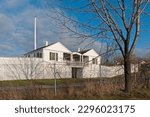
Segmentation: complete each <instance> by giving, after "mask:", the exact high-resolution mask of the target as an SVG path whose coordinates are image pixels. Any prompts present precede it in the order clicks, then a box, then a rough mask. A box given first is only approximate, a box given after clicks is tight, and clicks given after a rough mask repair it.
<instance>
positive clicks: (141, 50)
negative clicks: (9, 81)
mask: <svg viewBox="0 0 150 117" xmlns="http://www.w3.org/2000/svg"><path fill="white" fill-rule="evenodd" d="M44 1H45V0H0V50H1V51H0V56H18V55H22V54H24V53H25V52H27V51H30V50H32V49H33V35H34V34H33V21H34V17H35V16H37V46H38V47H40V46H43V45H44V43H45V41H46V40H48V41H49V43H53V42H56V41H60V42H62V43H64V44H65V45H66V46H67V47H68V48H71V49H72V50H74V49H76V48H77V47H83V45H86V43H88V41H87V42H85V43H84V44H81V45H79V46H78V45H77V44H75V43H74V41H75V40H73V39H71V38H69V34H64V33H56V32H61V31H62V29H61V28H60V27H59V26H58V25H57V24H56V22H55V21H53V20H52V19H50V18H49V15H51V16H53V15H55V14H54V12H51V9H52V8H48V9H47V5H45V2H44ZM50 1H51V3H53V4H54V3H56V1H55V0H50ZM58 9H59V8H58ZM148 11H150V10H149V9H148ZM76 19H78V20H83V19H82V18H81V19H79V16H77V17H76ZM149 21H150V18H144V20H143V21H142V30H141V32H142V33H141V35H140V38H139V41H138V43H137V46H136V52H137V53H138V54H141V55H144V54H147V53H148V52H149V50H150V39H149V38H150V31H149V29H150V22H149ZM145 30H146V31H145ZM95 45H96V46H97V47H99V46H101V44H100V43H99V42H95ZM95 45H93V47H96V46H95Z"/></svg>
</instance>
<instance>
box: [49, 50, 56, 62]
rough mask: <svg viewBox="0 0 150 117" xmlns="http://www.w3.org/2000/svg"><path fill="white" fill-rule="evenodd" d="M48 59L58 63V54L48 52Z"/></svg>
mask: <svg viewBox="0 0 150 117" xmlns="http://www.w3.org/2000/svg"><path fill="white" fill-rule="evenodd" d="M49 57H50V60H56V61H58V53H53V52H50V53H49Z"/></svg>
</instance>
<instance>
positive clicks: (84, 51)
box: [78, 49, 91, 54]
mask: <svg viewBox="0 0 150 117" xmlns="http://www.w3.org/2000/svg"><path fill="white" fill-rule="evenodd" d="M90 50H91V49H88V50H83V51H80V52H78V53H80V54H84V53H86V52H88V51H90Z"/></svg>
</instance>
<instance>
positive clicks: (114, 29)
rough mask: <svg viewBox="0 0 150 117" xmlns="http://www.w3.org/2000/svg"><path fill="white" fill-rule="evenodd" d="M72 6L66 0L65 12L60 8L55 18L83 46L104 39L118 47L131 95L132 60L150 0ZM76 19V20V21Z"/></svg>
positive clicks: (98, 1)
mask: <svg viewBox="0 0 150 117" xmlns="http://www.w3.org/2000/svg"><path fill="white" fill-rule="evenodd" d="M70 3H71V4H68V1H65V0H63V1H62V4H63V5H64V7H63V9H61V8H59V10H58V8H57V10H56V11H55V13H58V14H59V15H56V16H57V17H53V18H54V19H55V20H56V21H59V23H60V24H61V25H63V26H64V27H65V28H66V29H67V30H68V31H70V32H72V35H74V36H75V37H76V38H80V39H81V42H83V41H84V40H86V39H91V38H93V39H94V40H96V41H97V40H102V39H104V40H107V41H108V42H111V43H112V44H113V45H115V46H114V47H117V48H118V49H119V50H120V52H121V54H122V56H123V61H124V62H123V63H124V74H125V75H124V77H125V91H126V92H130V91H131V90H132V80H131V63H130V56H131V55H132V53H133V51H134V48H135V45H136V42H137V40H138V37H139V33H140V17H141V15H142V14H143V12H144V11H145V9H146V7H147V6H148V5H149V0H84V1H83V0H81V1H71V2H70ZM66 5H68V6H66ZM69 5H70V6H69ZM60 9H61V10H60ZM65 10H67V11H65ZM75 12H76V13H75ZM79 14H80V15H79ZM75 15H76V17H77V18H76V20H75V18H73V17H75ZM79 18H80V20H78V19H79ZM70 24H71V25H70ZM111 47H112V46H111ZM111 49H112V48H111Z"/></svg>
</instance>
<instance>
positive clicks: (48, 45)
mask: <svg viewBox="0 0 150 117" xmlns="http://www.w3.org/2000/svg"><path fill="white" fill-rule="evenodd" d="M53 44H55V43H51V44H49V45H47V46H42V47H40V48H37V49H36V50H32V51H30V52H27V53H25V54H24V55H26V54H29V53H33V52H35V51H37V50H40V49H43V48H46V47H48V46H50V45H53Z"/></svg>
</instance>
